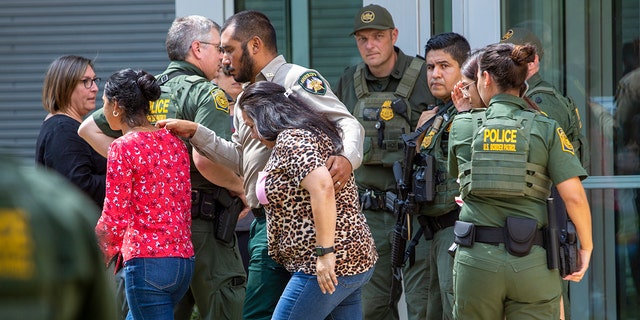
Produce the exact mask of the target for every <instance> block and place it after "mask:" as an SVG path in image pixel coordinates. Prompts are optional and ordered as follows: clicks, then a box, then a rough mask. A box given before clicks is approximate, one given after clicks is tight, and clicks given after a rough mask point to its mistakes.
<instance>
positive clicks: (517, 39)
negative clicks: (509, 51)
mask: <svg viewBox="0 0 640 320" xmlns="http://www.w3.org/2000/svg"><path fill="white" fill-rule="evenodd" d="M500 42H501V43H513V44H516V45H523V44H525V43H530V44H532V45H533V46H534V47H536V52H537V53H538V56H539V57H540V58H542V55H543V54H544V50H543V49H542V42H540V39H539V38H538V37H536V35H535V34H533V32H531V31H529V30H527V29H524V28H511V29H509V30H507V32H506V33H505V34H504V35H503V36H502V38H501V39H500Z"/></svg>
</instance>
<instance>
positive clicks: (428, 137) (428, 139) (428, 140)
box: [420, 131, 436, 149]
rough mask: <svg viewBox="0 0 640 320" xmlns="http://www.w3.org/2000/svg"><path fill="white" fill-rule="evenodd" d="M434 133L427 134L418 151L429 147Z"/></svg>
mask: <svg viewBox="0 0 640 320" xmlns="http://www.w3.org/2000/svg"><path fill="white" fill-rule="evenodd" d="M435 134H436V133H435V132H433V131H431V132H429V134H427V135H426V136H425V137H424V139H422V143H421V144H420V149H427V148H429V146H430V145H431V141H433V136H434V135H435Z"/></svg>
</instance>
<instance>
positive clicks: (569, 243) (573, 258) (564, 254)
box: [558, 220, 580, 277]
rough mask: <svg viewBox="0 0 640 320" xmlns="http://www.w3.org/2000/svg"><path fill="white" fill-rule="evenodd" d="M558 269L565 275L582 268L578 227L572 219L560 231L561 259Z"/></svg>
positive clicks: (562, 275)
mask: <svg viewBox="0 0 640 320" xmlns="http://www.w3.org/2000/svg"><path fill="white" fill-rule="evenodd" d="M559 262H560V263H559V266H558V271H560V276H561V277H565V276H567V275H570V274H572V273H574V272H576V271H578V270H579V269H580V250H579V249H578V236H577V233H576V227H575V225H574V224H573V222H571V221H570V220H568V221H567V228H566V229H562V230H561V231H560V261H559Z"/></svg>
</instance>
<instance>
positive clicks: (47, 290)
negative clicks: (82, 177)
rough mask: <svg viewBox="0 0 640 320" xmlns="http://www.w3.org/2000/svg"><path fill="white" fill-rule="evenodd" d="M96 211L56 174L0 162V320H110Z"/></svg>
mask: <svg viewBox="0 0 640 320" xmlns="http://www.w3.org/2000/svg"><path fill="white" fill-rule="evenodd" d="M97 211H99V209H98V208H97V207H96V206H95V204H94V203H93V202H92V201H90V200H89V199H88V198H86V196H85V195H84V194H81V193H80V192H79V191H78V190H77V189H76V187H74V186H73V185H71V184H70V183H68V182H67V181H66V180H65V179H63V178H62V176H59V175H58V174H57V173H52V172H51V171H47V170H44V169H40V168H27V167H20V166H19V165H18V164H17V163H16V162H14V161H13V160H10V159H8V158H4V157H0V230H1V231H0V243H2V245H0V314H1V316H0V317H1V318H2V319H6V320H12V319H16V320H17V319H34V320H38V319H42V320H44V319H59V320H67V319H104V320H111V319H115V317H116V314H115V313H116V307H115V301H114V297H115V295H114V293H113V290H112V287H113V286H112V285H111V284H110V281H109V278H108V277H107V274H106V272H105V269H104V265H103V263H102V257H101V253H100V250H99V249H98V245H97V240H96V237H95V232H94V231H93V228H94V227H95V224H96V222H97V216H96V215H95V212H97Z"/></svg>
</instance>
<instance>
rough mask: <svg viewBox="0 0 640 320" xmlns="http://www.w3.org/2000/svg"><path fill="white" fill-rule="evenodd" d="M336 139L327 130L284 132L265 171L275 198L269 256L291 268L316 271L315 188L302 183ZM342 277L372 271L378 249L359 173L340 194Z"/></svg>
mask: <svg viewBox="0 0 640 320" xmlns="http://www.w3.org/2000/svg"><path fill="white" fill-rule="evenodd" d="M332 154H333V143H332V142H331V139H329V137H328V136H326V135H325V134H321V135H318V134H316V133H313V132H310V131H308V130H303V129H289V130H285V131H283V132H281V133H280V134H279V135H278V138H277V140H276V145H275V147H274V149H273V152H272V153H271V157H270V158H269V161H268V162H267V165H266V167H265V169H264V171H266V172H267V177H266V180H265V191H266V196H267V199H268V201H269V203H268V204H267V205H265V211H266V213H267V233H268V238H269V241H268V247H269V255H270V256H272V257H273V259H274V260H275V261H276V262H278V263H280V264H282V265H283V266H284V267H285V268H286V269H287V270H288V271H290V272H303V273H306V274H315V272H316V259H317V257H316V255H315V253H314V251H315V250H314V249H315V244H316V230H315V225H314V220H313V215H312V211H311V199H310V196H309V192H307V190H305V189H304V188H302V186H300V182H301V181H302V179H304V178H305V177H306V176H307V175H308V174H309V173H310V172H311V171H313V170H315V169H316V168H318V167H320V166H324V165H326V162H327V159H328V158H329V156H330V155H332ZM336 208H337V211H338V212H337V221H336V235H335V241H334V243H335V249H336V269H335V272H336V275H337V276H348V275H355V274H359V273H362V272H365V271H367V270H369V269H370V268H371V267H372V266H373V265H374V263H375V262H376V260H377V259H378V253H377V251H376V249H375V245H374V242H373V237H372V236H371V232H370V230H369V226H368V225H367V222H366V219H365V217H364V214H363V213H362V211H360V205H359V202H358V192H357V187H356V185H355V181H354V178H353V175H351V179H350V180H349V182H348V183H347V185H346V186H345V187H344V188H342V190H340V192H339V193H338V194H336Z"/></svg>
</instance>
